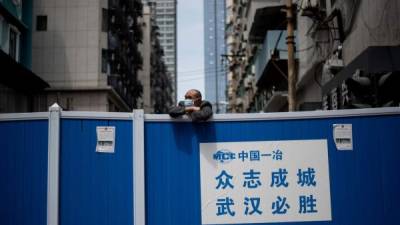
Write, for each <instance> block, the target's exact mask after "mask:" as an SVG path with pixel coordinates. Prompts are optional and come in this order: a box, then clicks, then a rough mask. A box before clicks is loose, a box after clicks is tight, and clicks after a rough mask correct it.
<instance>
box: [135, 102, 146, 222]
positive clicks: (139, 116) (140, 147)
mask: <svg viewBox="0 0 400 225" xmlns="http://www.w3.org/2000/svg"><path fill="white" fill-rule="evenodd" d="M132 156H133V160H132V164H133V168H132V169H133V218H134V221H133V224H134V225H145V224H146V202H145V198H144V197H145V190H146V189H145V184H144V183H145V174H144V169H145V168H144V160H145V158H144V114H143V110H141V109H140V110H133V153H132Z"/></svg>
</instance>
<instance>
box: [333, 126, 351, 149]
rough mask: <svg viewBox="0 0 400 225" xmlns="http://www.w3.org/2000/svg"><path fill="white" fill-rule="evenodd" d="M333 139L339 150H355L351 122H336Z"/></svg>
mask: <svg viewBox="0 0 400 225" xmlns="http://www.w3.org/2000/svg"><path fill="white" fill-rule="evenodd" d="M333 140H334V141H335V145H336V148H337V149H338V150H353V126H352V125H351V124H334V125H333Z"/></svg>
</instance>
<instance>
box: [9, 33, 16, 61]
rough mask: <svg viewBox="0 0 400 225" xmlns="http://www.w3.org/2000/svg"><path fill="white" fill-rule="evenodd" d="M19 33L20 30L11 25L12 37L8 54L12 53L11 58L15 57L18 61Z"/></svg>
mask: <svg viewBox="0 0 400 225" xmlns="http://www.w3.org/2000/svg"><path fill="white" fill-rule="evenodd" d="M18 39H19V33H18V31H17V30H16V29H15V28H13V27H10V39H9V46H10V47H9V52H8V54H9V55H10V57H11V58H13V59H14V60H15V61H18V49H19V46H18V45H19V40H18Z"/></svg>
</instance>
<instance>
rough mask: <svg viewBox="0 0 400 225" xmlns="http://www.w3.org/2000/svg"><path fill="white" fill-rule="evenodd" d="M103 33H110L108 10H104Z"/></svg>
mask: <svg viewBox="0 0 400 225" xmlns="http://www.w3.org/2000/svg"><path fill="white" fill-rule="evenodd" d="M101 31H103V32H107V31H108V10H107V9H104V8H103V11H102V20H101Z"/></svg>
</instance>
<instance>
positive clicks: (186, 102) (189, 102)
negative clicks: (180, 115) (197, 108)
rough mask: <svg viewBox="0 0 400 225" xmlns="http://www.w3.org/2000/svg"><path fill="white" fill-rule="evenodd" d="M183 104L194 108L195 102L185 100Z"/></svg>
mask: <svg viewBox="0 0 400 225" xmlns="http://www.w3.org/2000/svg"><path fill="white" fill-rule="evenodd" d="M183 104H184V105H185V107H190V106H193V105H194V104H193V100H192V99H185V100H183Z"/></svg>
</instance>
